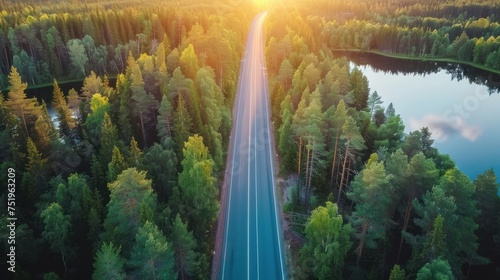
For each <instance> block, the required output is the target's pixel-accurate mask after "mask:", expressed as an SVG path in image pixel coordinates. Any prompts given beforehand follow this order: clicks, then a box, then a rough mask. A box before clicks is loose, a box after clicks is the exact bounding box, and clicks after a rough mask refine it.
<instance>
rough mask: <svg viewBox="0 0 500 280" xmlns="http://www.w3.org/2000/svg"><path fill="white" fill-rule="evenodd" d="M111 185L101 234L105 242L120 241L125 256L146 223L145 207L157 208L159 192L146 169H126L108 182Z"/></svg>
mask: <svg viewBox="0 0 500 280" xmlns="http://www.w3.org/2000/svg"><path fill="white" fill-rule="evenodd" d="M108 188H109V190H110V192H111V194H110V200H109V203H108V206H107V207H108V215H107V216H106V219H105V220H104V230H105V231H104V233H103V234H102V236H101V238H102V240H103V241H105V242H113V243H114V244H120V245H121V247H122V249H123V256H124V257H128V256H129V255H130V251H131V247H132V244H134V243H133V240H134V237H135V235H136V233H137V230H138V229H139V228H140V227H141V226H142V225H143V224H144V221H143V220H142V219H141V214H144V211H145V208H149V209H151V211H155V210H156V195H155V194H154V193H153V189H152V188H151V180H147V179H146V174H145V172H139V171H137V169H135V168H129V169H126V170H124V171H123V172H122V173H121V174H119V175H118V177H117V179H116V180H115V181H114V182H113V183H109V184H108ZM148 211H149V210H148ZM141 212H142V213H141Z"/></svg>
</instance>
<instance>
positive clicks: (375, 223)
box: [347, 154, 394, 264]
mask: <svg viewBox="0 0 500 280" xmlns="http://www.w3.org/2000/svg"><path fill="white" fill-rule="evenodd" d="M391 179H392V175H387V174H386V172H385V168H384V164H383V163H381V162H378V157H377V155H376V154H372V157H370V160H369V161H368V163H367V164H366V167H365V169H363V170H362V171H361V172H360V173H359V174H358V175H356V177H355V178H354V181H353V182H352V184H351V188H350V191H349V192H348V193H347V197H348V198H349V199H351V200H352V201H354V202H355V203H356V206H355V210H354V212H353V213H352V215H351V217H350V220H351V223H352V225H353V226H354V227H355V230H356V231H357V233H356V238H357V239H359V245H358V247H357V248H356V254H357V261H356V263H358V264H359V261H360V259H361V256H362V253H363V249H364V247H365V246H366V247H368V248H371V249H374V248H376V247H377V241H378V240H380V239H383V238H384V237H385V232H386V229H387V222H388V221H389V216H388V212H389V211H388V209H389V206H390V204H391V196H390V195H391V193H392V192H393V189H394V187H393V186H392V185H391V184H390V181H391Z"/></svg>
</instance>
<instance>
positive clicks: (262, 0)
mask: <svg viewBox="0 0 500 280" xmlns="http://www.w3.org/2000/svg"><path fill="white" fill-rule="evenodd" d="M269 2H270V1H269V0H253V3H254V4H255V5H257V6H259V7H264V6H267V5H268V4H269Z"/></svg>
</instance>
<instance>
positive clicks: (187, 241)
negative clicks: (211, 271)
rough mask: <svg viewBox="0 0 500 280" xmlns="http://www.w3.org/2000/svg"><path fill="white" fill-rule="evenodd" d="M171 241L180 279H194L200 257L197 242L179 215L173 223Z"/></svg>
mask: <svg viewBox="0 0 500 280" xmlns="http://www.w3.org/2000/svg"><path fill="white" fill-rule="evenodd" d="M170 240H171V241H172V249H173V251H174V256H175V268H176V270H177V273H178V276H179V277H178V278H179V279H186V278H188V277H193V276H194V272H195V269H196V259H197V257H198V253H197V252H196V251H195V249H196V240H195V239H194V236H193V232H191V231H188V228H187V225H186V224H185V223H184V222H182V219H181V217H180V216H179V214H177V216H176V217H175V220H174V222H173V225H172V233H171V235H170Z"/></svg>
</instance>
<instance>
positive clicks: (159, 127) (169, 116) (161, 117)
mask: <svg viewBox="0 0 500 280" xmlns="http://www.w3.org/2000/svg"><path fill="white" fill-rule="evenodd" d="M172 121H173V108H172V104H170V101H169V100H168V97H167V96H166V95H163V97H162V99H161V103H160V107H159V108H158V118H157V121H156V131H157V132H158V137H159V138H160V143H164V142H165V141H166V139H167V138H171V137H172Z"/></svg>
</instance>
